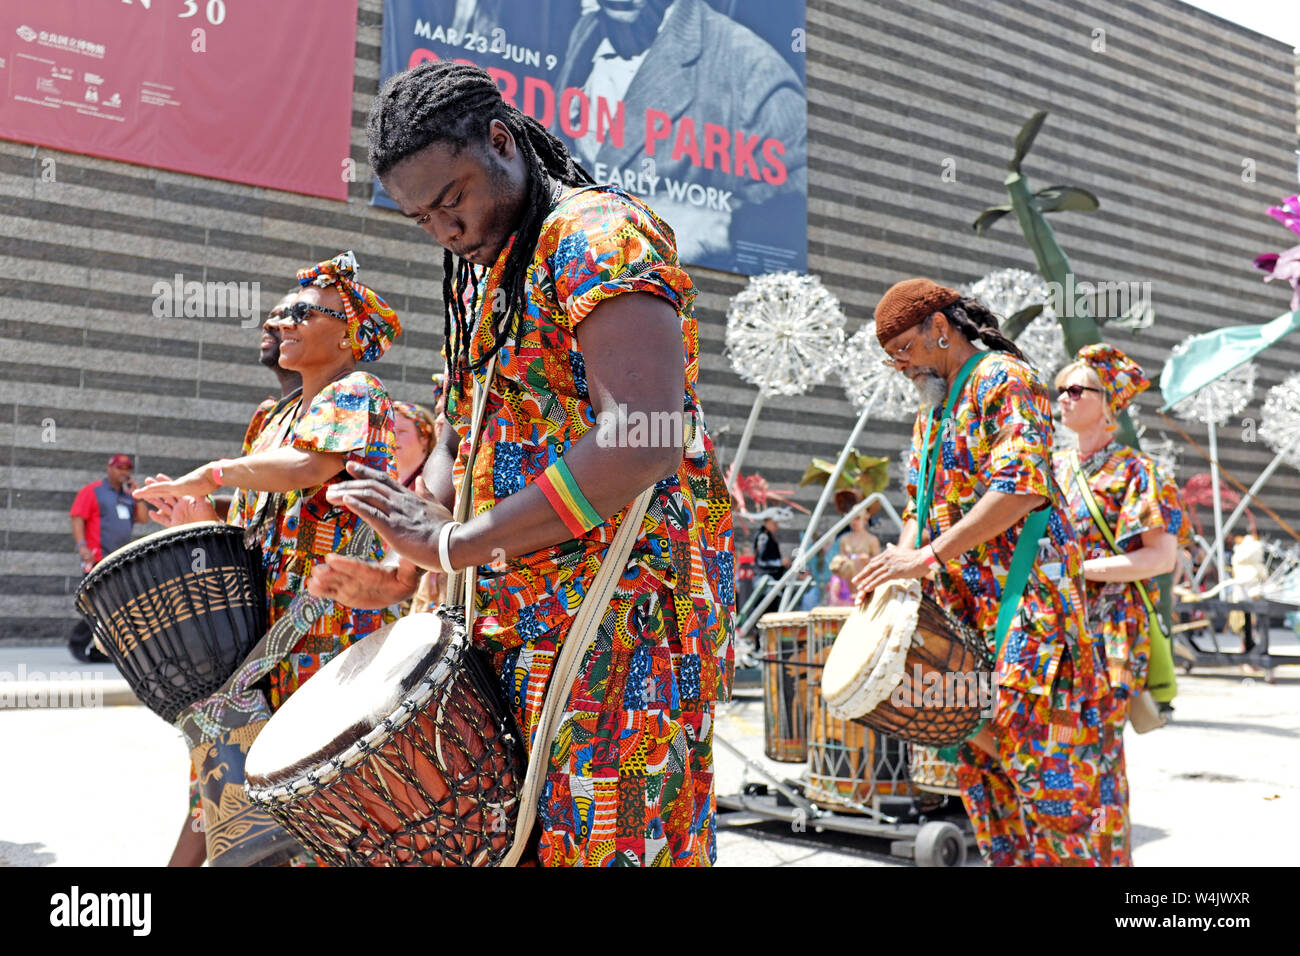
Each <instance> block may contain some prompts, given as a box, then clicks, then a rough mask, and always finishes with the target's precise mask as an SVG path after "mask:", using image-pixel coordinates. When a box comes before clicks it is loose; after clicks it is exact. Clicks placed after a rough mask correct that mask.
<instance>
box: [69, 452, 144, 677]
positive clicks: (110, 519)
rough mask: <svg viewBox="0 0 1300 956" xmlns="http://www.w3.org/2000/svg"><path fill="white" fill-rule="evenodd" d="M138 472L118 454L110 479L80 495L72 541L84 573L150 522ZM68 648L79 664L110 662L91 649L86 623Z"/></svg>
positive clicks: (75, 506) (74, 510)
mask: <svg viewBox="0 0 1300 956" xmlns="http://www.w3.org/2000/svg"><path fill="white" fill-rule="evenodd" d="M134 470H135V462H134V461H132V459H131V456H130V455H114V456H113V457H112V458H110V459H109V460H108V476H107V477H105V478H101V479H100V480H99V481H92V482H91V483H90V484H88V485H86V486H85V487H84V488H82V489H81V490H80V491H79V492H77V497H76V500H75V501H73V503H72V509H71V511H70V512H69V514H70V516H71V518H72V540H73V542H74V543H75V545H76V550H77V556H78V557H80V558H81V571H82V573H83V574H85V573H88V572H89V571H90V569H91V568H93V567H94V566H95V565H96V564H98V563H99V562H100V561H102V560H104V557H105V556H106V555H109V554H112V553H113V552H114V551H116V550H117V549H118V548H120V547H122V545H124V544H126V543H127V542H128V541H130V540H131V531H132V528H133V527H134V526H135V525H137V524H144V523H145V522H146V521H148V520H149V519H148V514H147V512H148V507H147V506H146V505H145V503H144V502H143V501H136V500H135V499H134V498H132V497H131V492H132V491H134V490H135V479H134V478H132V476H131V472H132V471H134ZM68 648H69V649H70V650H71V651H72V656H73V657H75V658H76V659H77V660H79V661H106V660H108V658H107V657H105V656H104V655H103V654H101V653H100V652H99V651H98V650H97V649H95V648H92V647H90V628H89V627H88V626H87V625H86V623H85V621H78V622H77V624H76V626H75V627H73V629H72V636H71V637H70V638H69V639H68Z"/></svg>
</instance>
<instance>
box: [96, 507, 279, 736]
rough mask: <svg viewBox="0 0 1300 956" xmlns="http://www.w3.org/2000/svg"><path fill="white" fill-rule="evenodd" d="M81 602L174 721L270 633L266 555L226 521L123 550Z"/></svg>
mask: <svg viewBox="0 0 1300 956" xmlns="http://www.w3.org/2000/svg"><path fill="white" fill-rule="evenodd" d="M75 603H76V608H77V610H78V612H79V613H80V614H81V615H82V617H83V618H85V620H86V622H87V623H88V624H89V625H90V626H91V628H92V630H93V632H94V634H95V637H96V639H97V640H98V641H99V643H100V645H101V646H102V647H103V648H104V651H105V653H106V654H108V656H109V657H110V658H111V659H112V661H113V663H114V664H115V665H116V666H117V668H118V670H119V671H121V672H122V675H123V676H124V677H125V678H126V680H127V682H128V683H129V684H130V685H131V690H132V691H133V692H134V693H135V695H136V696H137V697H138V698H139V699H140V702H141V703H143V704H144V705H145V706H147V707H148V708H149V709H150V710H152V711H153V712H154V713H156V714H158V715H159V716H160V717H162V718H163V719H164V720H166V721H167V722H168V723H171V722H173V721H174V720H175V719H176V716H177V714H179V713H180V712H181V711H182V710H183V709H184V708H185V707H187V706H189V705H190V704H192V703H194V702H195V701H196V700H200V699H202V698H204V697H206V696H208V695H209V694H211V693H212V692H213V691H215V690H217V689H218V688H219V687H220V686H221V685H222V684H223V683H225V681H226V679H227V678H228V677H229V676H230V675H231V674H232V673H234V670H235V668H236V667H237V666H238V665H239V663H240V662H241V661H242V660H243V659H244V658H245V657H246V656H247V654H248V652H249V650H251V649H252V647H253V646H254V645H255V644H256V643H257V642H258V640H260V639H261V637H262V635H263V634H264V633H265V632H266V617H267V609H268V605H267V601H266V574H265V570H264V568H263V567H262V558H261V554H260V553H259V552H256V551H250V550H248V549H247V548H246V547H245V546H244V532H243V530H242V529H240V528H234V527H231V526H229V525H226V524H223V523H222V522H219V521H202V522H195V523H193V524H186V525H181V526H179V527H176V528H164V529H162V530H161V531H156V532H154V533H153V534H150V535H146V536H145V537H143V538H140V539H139V540H137V541H132V542H131V543H130V544H128V545H126V546H125V547H122V548H119V549H118V550H117V551H115V552H113V554H111V555H109V556H108V557H107V558H105V559H104V560H103V561H101V562H100V563H99V564H98V565H97V566H96V567H95V568H94V570H92V571H91V572H90V573H89V574H88V575H86V577H85V579H84V580H83V581H82V582H81V586H80V587H79V588H78V590H77V595H76V599H75Z"/></svg>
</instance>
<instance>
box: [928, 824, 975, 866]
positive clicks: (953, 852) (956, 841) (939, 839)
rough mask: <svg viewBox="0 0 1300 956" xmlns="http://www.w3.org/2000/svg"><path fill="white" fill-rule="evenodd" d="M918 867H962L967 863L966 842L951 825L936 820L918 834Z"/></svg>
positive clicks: (959, 832)
mask: <svg viewBox="0 0 1300 956" xmlns="http://www.w3.org/2000/svg"><path fill="white" fill-rule="evenodd" d="M915 859H916V865H917V866H961V865H962V864H963V863H965V862H966V840H965V839H964V838H963V837H962V834H961V830H959V829H957V827H955V826H953V825H952V824H951V823H948V822H946V821H942V820H936V821H933V822H931V823H927V824H925V825H924V826H922V827H921V829H920V830H918V831H917V832H916V856H915Z"/></svg>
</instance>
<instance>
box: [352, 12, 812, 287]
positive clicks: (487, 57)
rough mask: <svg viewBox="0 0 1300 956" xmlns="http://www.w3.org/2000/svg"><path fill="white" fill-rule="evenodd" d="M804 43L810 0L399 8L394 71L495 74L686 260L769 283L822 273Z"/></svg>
mask: <svg viewBox="0 0 1300 956" xmlns="http://www.w3.org/2000/svg"><path fill="white" fill-rule="evenodd" d="M804 48H805V47H804V3H803V0H743V2H741V0H549V2H543V0H386V2H385V5H384V29H383V49H382V54H381V75H382V79H387V78H388V77H389V76H392V75H393V74H394V73H399V72H401V71H403V70H406V69H409V68H410V67H412V66H415V65H416V64H418V63H421V62H424V61H425V60H442V59H453V60H463V61H468V62H472V63H476V64H478V65H479V66H482V67H484V68H485V69H487V70H488V71H489V73H491V74H492V76H493V78H494V79H495V80H496V82H497V86H498V87H499V88H500V89H501V92H502V95H503V96H504V97H505V99H506V100H507V101H508V102H509V103H510V104H511V105H512V106H514V107H516V108H517V109H519V110H520V111H522V112H523V113H524V114H526V115H528V116H531V117H533V118H534V119H536V120H537V121H538V122H540V123H542V124H543V125H544V126H546V127H547V128H548V129H549V130H551V132H553V133H555V135H557V136H558V137H559V138H560V139H561V140H562V141H563V142H564V143H565V145H566V146H567V147H568V148H569V150H570V152H572V153H573V155H574V157H575V158H576V159H577V160H578V161H579V162H580V163H582V165H583V166H585V167H586V168H587V170H588V171H589V172H590V173H592V175H593V176H594V177H595V178H596V180H597V181H599V182H608V183H614V184H617V185H619V186H621V187H622V188H623V189H625V190H626V191H627V192H629V193H633V194H635V195H637V196H639V197H641V198H642V199H643V200H645V201H646V203H647V204H649V205H650V207H651V208H652V209H654V210H655V212H657V213H658V214H659V215H660V216H661V217H663V218H664V219H665V220H666V221H667V222H668V224H669V225H670V226H672V227H673V230H674V231H675V232H676V234H677V241H678V252H679V255H680V257H681V260H682V261H683V262H685V263H689V264H697V265H702V266H707V267H709V268H713V269H719V270H722V271H724V272H735V273H742V274H747V275H757V274H761V273H764V272H772V271H777V270H781V269H794V270H796V271H800V272H802V271H804V270H805V268H806V266H807V248H808V236H807V224H808V198H807V192H808V189H807V184H808V158H807V152H808V151H807V101H806V98H805V94H804ZM375 202H376V203H377V204H380V205H386V206H389V207H390V208H391V207H393V203H392V200H391V199H390V198H389V197H388V196H387V194H386V193H384V191H383V188H382V186H381V185H380V184H379V183H376V190H375Z"/></svg>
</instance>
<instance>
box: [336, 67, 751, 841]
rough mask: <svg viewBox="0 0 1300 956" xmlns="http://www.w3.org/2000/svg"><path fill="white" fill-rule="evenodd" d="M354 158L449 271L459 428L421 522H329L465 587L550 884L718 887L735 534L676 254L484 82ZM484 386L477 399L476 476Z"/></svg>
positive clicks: (408, 102) (626, 202)
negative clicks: (592, 595)
mask: <svg viewBox="0 0 1300 956" xmlns="http://www.w3.org/2000/svg"><path fill="white" fill-rule="evenodd" d="M368 134H369V145H370V163H371V166H372V167H373V169H374V171H375V173H376V174H377V175H378V176H379V178H380V180H381V181H382V182H383V184H384V187H385V188H386V189H387V190H388V193H389V195H391V196H392V197H393V200H394V201H395V202H396V203H397V205H398V208H399V209H401V211H402V212H403V213H404V214H405V215H406V216H407V217H409V218H411V219H413V220H414V221H415V222H416V223H417V224H418V225H420V226H421V227H423V228H424V229H425V230H426V231H427V232H428V233H429V234H430V235H431V236H432V237H433V238H434V240H435V241H436V242H437V243H438V244H439V245H441V246H442V247H443V248H444V249H445V250H446V254H445V257H444V262H443V269H444V280H443V298H444V304H445V308H446V324H445V332H446V337H447V344H446V349H445V358H446V363H447V373H448V374H447V418H448V420H449V422H450V423H451V425H452V426H453V427H452V428H451V429H448V430H447V431H446V432H445V433H444V440H443V441H441V442H440V444H439V447H438V448H437V449H435V451H434V454H433V455H432V456H431V458H430V463H429V465H428V467H427V468H426V470H425V474H424V486H426V487H427V490H428V492H430V493H431V495H432V497H433V498H436V501H430V500H426V499H425V498H421V497H417V496H415V495H413V494H411V493H410V492H407V491H405V490H404V489H402V488H400V486H398V484H397V483H396V482H395V481H392V480H390V479H386V478H384V477H383V476H382V475H378V474H375V473H372V472H370V471H368V470H367V469H364V468H351V469H349V470H350V472H351V474H352V475H353V476H354V478H356V479H358V480H357V481H354V482H352V483H347V484H344V485H341V486H339V487H338V488H337V489H336V490H335V491H334V492H333V497H334V499H335V500H338V501H340V502H342V503H344V504H346V505H348V507H350V508H352V509H353V510H355V511H356V513H357V514H358V515H360V516H361V517H362V518H364V519H365V520H366V521H369V522H370V523H371V524H372V525H373V526H374V527H375V529H376V530H377V531H378V532H379V533H380V534H381V535H382V536H383V538H384V539H385V540H386V541H388V542H390V543H391V544H392V546H393V547H394V548H395V549H396V550H397V551H398V552H399V553H401V554H402V555H403V556H404V557H405V558H406V559H408V560H410V561H413V562H414V563H415V564H418V565H420V566H421V567H425V568H435V569H436V568H441V567H443V565H444V562H443V560H442V557H441V556H442V555H445V556H446V559H447V560H446V564H447V565H448V567H447V570H455V569H462V568H465V567H467V566H470V565H477V566H479V581H478V585H477V592H476V608H477V617H476V620H475V623H474V627H473V639H474V642H475V643H476V644H477V645H478V646H480V647H483V648H485V649H487V650H489V651H491V652H493V653H494V655H495V656H494V661H495V664H496V666H497V668H498V670H499V673H500V675H501V680H502V684H503V686H504V687H505V689H506V695H507V699H508V701H509V703H510V704H511V705H512V706H513V709H514V713H515V717H516V718H517V720H518V724H519V727H520V728H521V729H522V731H523V735H524V738H525V741H526V742H527V744H528V748H529V752H530V759H532V760H545V761H548V764H547V768H546V769H547V776H546V785H545V787H544V789H543V795H542V798H541V800H540V805H539V807H538V819H539V822H540V831H541V832H540V841H539V848H538V856H539V859H540V862H541V863H542V864H543V865H615V864H630V865H637V864H644V865H707V864H711V863H712V862H713V861H714V860H715V858H716V845H715V839H714V810H715V802H714V793H713V757H712V724H713V709H714V704H715V702H716V701H719V700H725V699H726V698H727V696H728V694H729V692H730V685H731V672H732V668H733V655H732V634H733V629H734V623H733V620H732V615H733V609H734V596H733V567H732V562H733V552H732V533H731V514H730V506H729V499H728V495H727V490H726V485H725V483H724V482H723V479H722V475H721V472H720V470H719V468H718V465H717V462H716V460H715V457H714V454H713V447H712V442H711V441H710V440H709V437H708V435H707V433H706V431H705V430H704V423H703V418H702V415H701V413H700V407H699V402H698V399H697V398H696V394H695V382H696V377H697V374H698V337H697V330H696V324H695V318H694V315H693V312H692V302H693V300H694V297H695V290H694V288H693V286H692V284H691V280H690V277H689V276H688V275H687V274H686V272H684V271H683V270H682V268H681V266H680V265H679V264H678V261H677V253H676V248H675V244H674V242H675V240H674V236H673V232H672V230H671V229H669V227H668V226H667V225H666V224H664V223H663V222H662V221H661V220H660V219H659V218H658V217H657V216H656V215H655V214H654V213H653V212H652V211H651V210H650V209H649V208H648V207H647V206H645V205H644V204H643V203H642V202H641V201H640V200H638V199H636V198H634V197H632V196H629V195H628V194H626V193H624V192H623V191H622V190H620V189H617V188H615V187H609V186H597V185H595V184H593V182H592V180H591V177H590V176H589V175H588V174H587V173H586V171H585V170H583V169H582V168H581V167H580V166H578V165H576V164H575V163H574V162H573V160H572V158H571V157H570V156H569V155H568V153H567V152H566V151H565V149H564V147H563V145H562V144H561V143H560V142H559V141H558V140H557V139H555V137H553V136H552V135H551V134H550V133H548V132H547V131H546V130H545V129H543V128H542V127H541V126H540V125H538V124H537V123H536V122H534V121H533V120H532V119H530V118H527V117H525V116H523V115H522V114H520V113H519V112H518V111H516V110H515V109H513V108H512V107H510V106H509V105H507V104H506V103H505V102H504V101H503V100H502V98H501V95H500V93H499V92H498V90H497V87H496V84H495V83H494V82H493V80H492V79H491V77H489V76H488V74H487V73H486V72H484V71H483V70H482V69H480V68H478V67H476V66H469V65H463V64H457V63H447V62H439V63H426V64H421V65H420V66H417V67H416V68H414V69H412V70H410V71H408V72H406V73H402V74H399V75H397V76H395V77H393V78H392V79H391V80H389V81H388V82H387V83H386V84H385V85H384V88H383V89H382V90H381V91H380V93H379V96H378V98H377V99H376V100H375V103H374V106H373V107H372V110H371V114H370V125H369V130H368ZM494 356H495V359H496V371H495V373H494V374H493V376H492V380H491V381H490V382H488V381H486V379H487V372H486V368H485V367H486V366H487V364H488V362H489V360H490V359H492V358H493V357H494ZM475 377H477V379H478V380H479V382H480V383H482V384H485V385H486V386H487V387H488V393H487V395H488V397H487V400H486V412H485V414H484V417H483V422H484V424H483V426H482V436H481V439H480V441H481V448H480V450H479V452H478V455H477V457H476V458H475V461H474V466H473V470H472V473H471V474H465V473H464V471H465V465H466V461H467V459H468V453H469V444H470V436H469V430H470V406H471V396H472V391H473V390H472V385H473V379H474V378H475ZM602 416H626V418H627V420H628V421H629V422H632V421H638V420H639V421H649V422H664V421H667V422H678V423H685V426H684V433H683V431H678V432H677V434H675V435H668V436H664V437H665V440H661V441H656V440H654V436H652V437H651V439H650V440H648V441H645V442H624V443H623V445H622V446H619V445H618V444H617V443H611V442H609V441H608V440H605V439H606V437H607V431H606V430H605V429H600V428H597V427H596V426H597V423H598V421H605V420H607V419H604V418H602ZM641 416H644V418H642V417H641ZM609 431H614V429H610V430H609ZM620 433H621V434H629V435H632V434H636V433H637V432H636V430H635V429H626V430H622V431H620ZM641 433H642V434H643V433H644V431H643V430H642V432H641ZM611 445H613V447H611ZM456 485H465V490H466V491H467V492H468V493H471V494H472V496H473V497H472V503H473V506H472V511H471V514H473V515H475V517H473V518H472V519H471V520H469V521H467V522H466V523H465V524H463V525H458V524H455V523H454V522H450V520H449V519H450V517H451V516H450V512H449V510H448V509H449V507H450V505H451V503H452V500H453V497H454V491H453V487H454V486H456ZM651 485H653V486H654V494H653V496H652V498H651V504H650V507H649V510H648V512H647V514H646V515H645V517H644V520H642V522H641V532H640V534H639V536H638V538H637V539H636V542H635V545H634V546H633V550H632V556H631V558H630V560H629V561H628V563H627V566H626V569H625V570H623V572H622V577H621V579H620V580H619V582H618V585H617V587H616V589H615V594H614V599H613V601H612V602H611V604H610V606H609V607H608V608H607V609H605V611H604V614H603V617H602V619H601V623H600V627H599V631H598V634H597V637H596V639H595V642H594V644H593V645H592V647H591V649H590V650H589V651H588V652H587V655H586V657H585V659H584V660H583V663H582V665H581V667H580V670H579V673H578V677H577V679H576V681H575V683H574V685H573V690H572V692H571V694H570V696H569V698H568V701H567V704H566V706H565V708H564V716H563V720H562V722H561V725H560V729H559V732H558V733H557V734H556V736H555V743H554V745H552V746H551V747H550V748H549V752H545V753H539V752H537V751H538V749H539V748H538V746H537V741H536V739H535V737H536V732H537V721H538V717H539V714H540V710H541V704H542V701H543V698H544V696H545V693H546V690H547V687H548V679H549V677H550V671H551V665H552V661H553V660H554V658H555V656H556V655H557V653H558V650H559V648H560V647H561V645H562V644H563V642H564V641H565V639H566V636H567V634H568V633H569V629H570V627H571V625H572V622H573V617H574V615H575V614H576V612H577V609H578V606H579V604H580V602H581V600H582V596H583V594H584V593H585V592H586V591H587V589H588V588H589V586H590V584H591V582H592V581H593V579H594V577H595V573H596V570H597V569H598V568H599V566H600V563H601V560H602V557H603V555H604V553H605V551H606V549H607V547H608V545H609V542H610V541H611V540H612V539H613V535H614V531H615V530H616V529H617V527H618V525H619V524H620V523H621V521H622V520H624V518H625V515H624V512H625V510H626V509H627V508H628V503H629V502H630V501H633V500H634V499H635V498H636V497H637V496H638V494H639V493H640V492H641V491H642V490H644V489H646V488H648V487H650V486H651ZM637 519H638V516H635V515H634V516H632V518H631V519H630V520H637ZM444 530H445V531H446V532H447V534H445V535H443V534H442V532H444ZM440 535H441V540H440ZM440 546H441V547H440ZM348 586H349V585H348V583H347V581H346V580H344V579H342V578H341V577H336V578H331V579H330V581H329V583H328V585H327V584H326V581H325V579H324V577H322V579H321V580H320V581H318V582H317V583H316V584H315V585H314V587H316V588H320V589H321V591H322V593H337V594H344V593H347V591H346V589H347V588H348ZM542 749H545V748H542Z"/></svg>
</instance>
